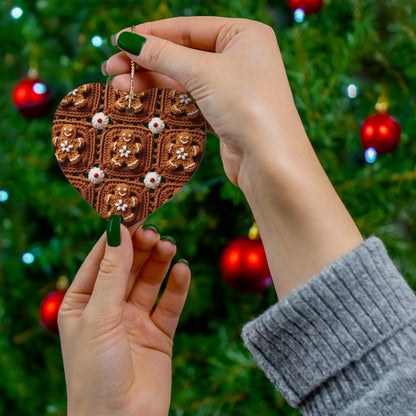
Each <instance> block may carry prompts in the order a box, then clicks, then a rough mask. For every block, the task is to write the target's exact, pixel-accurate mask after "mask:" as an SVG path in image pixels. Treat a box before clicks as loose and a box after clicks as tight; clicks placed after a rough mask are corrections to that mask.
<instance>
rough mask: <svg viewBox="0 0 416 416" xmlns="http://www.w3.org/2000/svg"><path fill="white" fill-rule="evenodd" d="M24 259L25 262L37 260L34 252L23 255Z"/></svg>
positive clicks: (29, 262)
mask: <svg viewBox="0 0 416 416" xmlns="http://www.w3.org/2000/svg"><path fill="white" fill-rule="evenodd" d="M22 261H23V263H25V264H32V263H33V262H34V261H35V256H34V255H33V254H32V253H29V252H28V253H25V254H23V256H22Z"/></svg>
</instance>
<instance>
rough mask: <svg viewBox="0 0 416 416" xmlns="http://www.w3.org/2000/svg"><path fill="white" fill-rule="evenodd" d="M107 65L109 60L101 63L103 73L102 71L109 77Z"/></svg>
mask: <svg viewBox="0 0 416 416" xmlns="http://www.w3.org/2000/svg"><path fill="white" fill-rule="evenodd" d="M106 66H107V61H104V62H103V63H102V64H101V73H102V74H103V75H104V76H105V77H108V74H107V68H106Z"/></svg>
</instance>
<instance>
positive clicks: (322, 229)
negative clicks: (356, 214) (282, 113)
mask: <svg viewBox="0 0 416 416" xmlns="http://www.w3.org/2000/svg"><path fill="white" fill-rule="evenodd" d="M293 121H294V119H292V123H286V125H284V126H283V127H282V126H279V130H278V132H277V133H276V132H275V133H274V134H273V132H271V131H267V130H266V129H263V131H262V134H264V135H266V136H267V138H266V140H264V141H261V143H260V144H258V145H257V146H256V145H254V146H253V149H252V150H251V151H250V152H247V153H246V154H245V155H244V157H243V158H242V163H241V168H240V171H239V176H238V181H239V186H240V188H241V189H242V191H243V192H244V194H245V196H246V198H247V201H248V203H249V205H250V207H251V209H252V212H253V215H254V217H255V219H256V221H257V225H258V227H259V231H260V235H261V238H262V240H263V244H264V247H265V250H266V255H267V258H268V262H269V267H270V271H271V273H272V277H273V280H274V283H275V287H276V291H277V294H278V296H279V298H281V297H284V296H287V295H288V294H289V293H290V292H291V291H292V290H293V289H295V288H296V287H298V286H299V285H301V284H303V283H305V282H306V281H307V280H309V278H311V277H312V276H314V275H315V274H318V273H319V272H320V271H321V270H322V269H323V268H324V267H325V266H327V265H329V264H330V263H331V262H332V261H334V260H337V259H338V258H340V257H342V256H343V255H344V254H346V253H347V252H349V251H350V250H352V249H353V248H355V247H356V246H358V245H359V244H361V242H362V241H363V240H362V237H361V235H360V233H359V231H358V229H357V227H356V226H355V224H354V222H353V220H352V218H351V216H350V215H349V213H348V211H347V210H346V208H345V206H344V205H343V203H342V201H341V200H340V198H339V197H338V195H337V193H336V192H335V190H334V188H333V186H332V184H331V183H330V181H329V179H328V177H327V175H326V173H325V171H324V170H323V168H322V166H321V164H320V163H319V160H318V158H317V156H316V154H315V152H314V150H313V148H312V146H311V144H310V142H309V139H308V138H307V136H306V133H305V131H304V129H303V126H302V125H301V124H296V123H293ZM269 124H270V123H269ZM269 130H270V129H269ZM251 134H253V133H251ZM256 137H257V139H256ZM258 137H259V135H258V134H257V136H253V137H251V141H252V142H254V143H256V140H257V142H259V139H258ZM264 144H266V146H264Z"/></svg>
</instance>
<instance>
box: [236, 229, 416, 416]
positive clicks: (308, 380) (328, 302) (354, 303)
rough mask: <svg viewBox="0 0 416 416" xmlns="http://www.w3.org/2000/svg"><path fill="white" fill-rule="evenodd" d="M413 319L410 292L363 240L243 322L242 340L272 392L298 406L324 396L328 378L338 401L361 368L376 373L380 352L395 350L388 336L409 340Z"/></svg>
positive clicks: (381, 251)
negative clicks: (371, 368) (366, 366)
mask: <svg viewBox="0 0 416 416" xmlns="http://www.w3.org/2000/svg"><path fill="white" fill-rule="evenodd" d="M415 317H416V301H415V296H414V293H413V292H412V290H411V289H410V287H409V286H408V285H407V283H406V282H405V281H404V279H403V277H402V276H401V275H400V273H399V272H398V271H397V269H396V267H395V266H394V264H393V263H392V261H391V260H390V258H389V256H388V254H387V252H386V250H385V248H384V245H383V243H382V242H381V241H380V240H379V239H378V238H375V237H371V238H369V239H368V240H366V241H365V242H364V243H363V244H361V245H360V246H359V247H357V248H356V249H354V250H353V251H351V252H350V253H348V254H346V255H345V256H344V257H342V258H341V259H339V260H337V261H335V262H334V263H332V264H331V265H330V266H328V267H326V268H325V269H323V270H322V271H321V273H320V274H319V275H317V276H315V277H313V278H312V279H311V280H310V281H309V282H307V283H306V284H304V285H302V286H301V287H299V288H298V289H297V290H295V291H294V292H293V293H291V294H290V295H289V296H288V297H287V298H284V299H282V300H281V301H280V302H278V303H277V304H275V305H273V306H272V307H271V308H269V309H268V310H267V311H266V312H264V313H263V314H262V315H261V316H260V317H258V318H257V319H255V320H254V321H252V322H249V323H248V324H246V325H245V327H244V328H243V332H242V337H243V340H244V342H245V345H246V347H247V348H248V349H249V350H250V351H251V353H252V354H253V356H254V358H255V359H256V361H257V362H258V365H259V366H260V367H261V368H262V369H263V371H264V372H265V373H266V375H267V376H268V378H269V379H270V380H271V381H272V383H273V384H274V385H275V387H276V388H277V389H278V390H279V391H280V392H281V393H282V394H283V395H284V396H285V397H286V399H287V400H288V402H289V403H290V404H291V405H292V406H295V407H299V406H304V405H305V402H308V401H310V396H311V395H312V392H313V395H319V394H321V395H322V394H328V393H329V391H326V392H324V393H322V391H323V390H325V386H326V387H328V385H329V383H330V380H331V378H332V380H335V382H333V383H332V384H331V386H330V387H331V394H332V395H333V397H335V398H336V397H337V396H339V397H343V396H345V395H346V390H348V389H350V388H351V387H350V386H349V385H348V383H350V384H351V380H349V378H350V377H352V378H354V377H357V371H361V372H365V371H367V372H368V370H366V369H364V370H363V368H362V366H363V365H366V363H367V364H368V365H372V366H373V367H374V368H376V369H378V370H377V371H379V373H380V372H382V371H383V366H385V365H386V361H385V360H387V361H388V360H389V359H386V358H382V356H381V354H383V355H384V357H386V354H387V355H389V354H390V356H392V355H394V354H395V351H397V350H398V349H400V348H401V347H400V342H398V341H397V342H396V341H395V338H394V337H393V336H394V335H395V334H398V333H400V334H402V335H401V336H406V337H410V338H415V337H416V335H415V331H414V329H413V328H411V326H410V322H411V321H412V320H413V322H414V321H415ZM414 341H416V339H414ZM383 343H384V344H383ZM396 344H397V345H396ZM357 363H358V364H357ZM360 366H361V368H360ZM378 376H380V374H378ZM360 377H361V376H360ZM358 384H359V383H358ZM308 396H309V398H308ZM335 401H336V399H334V402H335ZM335 405H336V403H335V404H334V406H335ZM313 413H314V412H313ZM316 414H321V413H319V412H317V413H316Z"/></svg>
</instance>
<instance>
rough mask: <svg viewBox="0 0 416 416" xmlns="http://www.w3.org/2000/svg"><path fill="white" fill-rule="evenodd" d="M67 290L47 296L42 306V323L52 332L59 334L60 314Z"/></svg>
mask: <svg viewBox="0 0 416 416" xmlns="http://www.w3.org/2000/svg"><path fill="white" fill-rule="evenodd" d="M64 296H65V290H56V291H54V292H50V293H49V294H48V295H46V297H45V299H43V301H42V303H41V305H40V321H41V322H42V325H43V326H44V327H45V328H46V329H48V330H49V331H51V332H58V312H59V308H60V307H61V303H62V300H63V299H64Z"/></svg>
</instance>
